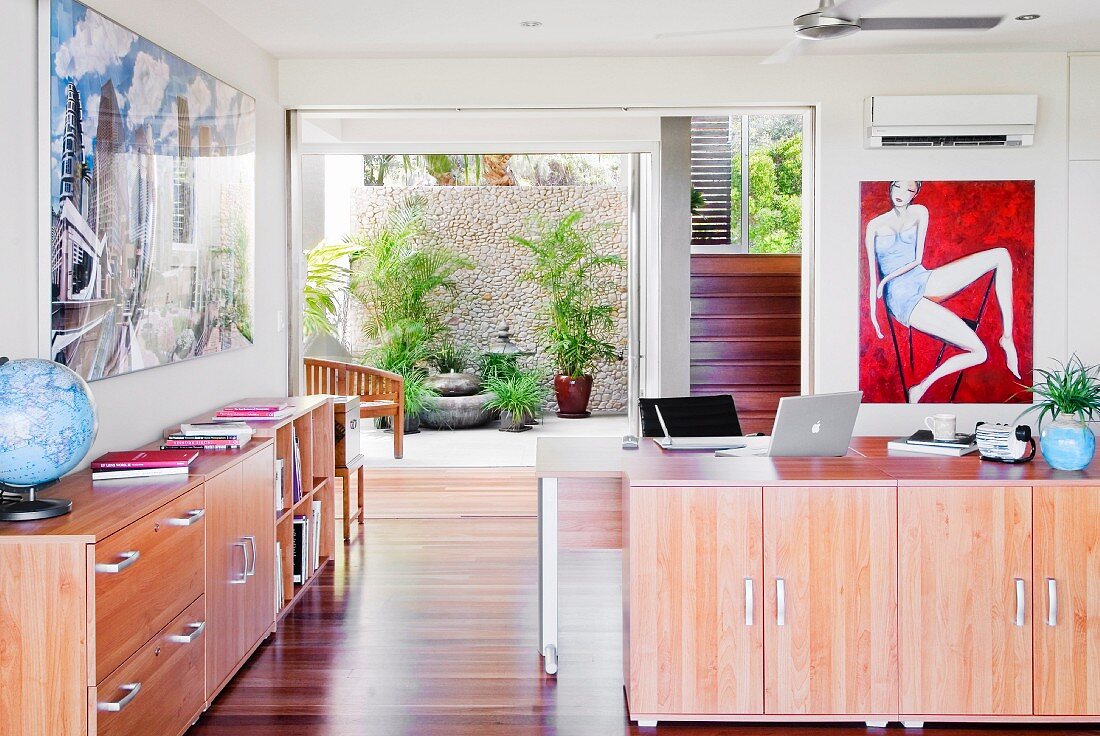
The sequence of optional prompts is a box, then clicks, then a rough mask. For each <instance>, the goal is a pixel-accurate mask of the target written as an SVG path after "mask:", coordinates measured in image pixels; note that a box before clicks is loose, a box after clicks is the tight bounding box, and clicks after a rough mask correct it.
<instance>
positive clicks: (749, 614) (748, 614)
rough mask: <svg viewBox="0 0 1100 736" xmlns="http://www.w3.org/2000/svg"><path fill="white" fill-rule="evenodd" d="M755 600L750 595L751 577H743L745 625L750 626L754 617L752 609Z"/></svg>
mask: <svg viewBox="0 0 1100 736" xmlns="http://www.w3.org/2000/svg"><path fill="white" fill-rule="evenodd" d="M754 608H755V601H754V600H753V597H752V578H745V626H752V622H753V619H754V618H755V615H754V611H753V609H754Z"/></svg>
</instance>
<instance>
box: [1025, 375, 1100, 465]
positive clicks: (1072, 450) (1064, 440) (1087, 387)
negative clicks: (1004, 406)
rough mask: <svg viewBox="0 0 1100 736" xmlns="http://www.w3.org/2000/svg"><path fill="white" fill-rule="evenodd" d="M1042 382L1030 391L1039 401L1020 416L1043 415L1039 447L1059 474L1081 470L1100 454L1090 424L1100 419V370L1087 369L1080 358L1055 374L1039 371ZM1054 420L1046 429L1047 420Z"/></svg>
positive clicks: (1040, 421)
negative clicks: (1047, 417) (1060, 471)
mask: <svg viewBox="0 0 1100 736" xmlns="http://www.w3.org/2000/svg"><path fill="white" fill-rule="evenodd" d="M1035 372H1036V373H1038V374H1039V375H1040V376H1042V380H1040V381H1038V382H1036V383H1035V385H1034V386H1032V387H1030V388H1028V389H1026V390H1027V391H1030V392H1031V393H1033V394H1035V396H1036V397H1038V399H1039V400H1038V401H1036V402H1035V404H1034V405H1032V406H1030V407H1028V408H1027V409H1025V410H1024V412H1023V413H1021V414H1020V416H1021V417H1023V416H1024V415H1025V414H1028V413H1030V412H1033V411H1038V412H1039V422H1038V424H1039V428H1040V429H1041V430H1042V431H1041V433H1040V435H1039V447H1040V448H1042V451H1043V459H1045V460H1046V461H1047V463H1049V464H1050V466H1051V467H1052V468H1056V469H1058V470H1081V469H1083V468H1085V467H1086V466H1088V464H1089V463H1090V462H1091V461H1092V456H1093V454H1094V453H1095V452H1096V435H1094V434H1093V432H1092V430H1091V429H1089V426H1088V424H1087V422H1089V421H1092V420H1093V419H1095V418H1096V417H1097V416H1100V366H1094V365H1093V366H1087V365H1085V364H1084V363H1082V362H1081V359H1080V358H1078V357H1077V356H1076V355H1075V356H1073V357H1072V358H1070V359H1069V361H1068V362H1067V363H1060V364H1059V367H1058V368H1057V369H1055V370H1049V371H1048V370H1042V369H1039V368H1037V369H1036V370H1035ZM1047 414H1050V416H1051V418H1052V419H1053V420H1054V421H1053V422H1051V423H1050V424H1049V425H1047V427H1046V428H1045V429H1043V428H1042V427H1043V419H1044V418H1046V416H1047Z"/></svg>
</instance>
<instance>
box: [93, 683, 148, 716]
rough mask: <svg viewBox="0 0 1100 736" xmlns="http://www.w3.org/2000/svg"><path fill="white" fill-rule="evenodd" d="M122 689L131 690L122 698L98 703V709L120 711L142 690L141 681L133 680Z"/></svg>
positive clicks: (110, 711) (96, 705)
mask: <svg viewBox="0 0 1100 736" xmlns="http://www.w3.org/2000/svg"><path fill="white" fill-rule="evenodd" d="M119 689H120V690H129V691H130V692H128V693H126V694H125V695H123V696H122V699H121V700H113V701H107V702H106V703H96V704H95V707H96V710H104V711H107V712H108V713H118V712H119V711H120V710H122V709H123V708H125V707H126V706H128V705H129V704H130V701H131V700H133V699H134V698H136V697H137V694H138V693H139V692H141V683H140V682H131V683H129V684H126V685H123V686H122V687H121V688H119Z"/></svg>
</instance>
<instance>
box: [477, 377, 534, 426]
mask: <svg viewBox="0 0 1100 736" xmlns="http://www.w3.org/2000/svg"><path fill="white" fill-rule="evenodd" d="M485 388H486V390H488V391H489V393H491V394H493V398H492V399H490V400H489V401H488V402H486V404H485V407H486V408H487V409H496V410H498V411H499V412H500V431H501V432H525V431H527V430H528V429H530V428H531V427H530V426H529V425H530V422H531V420H533V419H534V417H535V413H536V412H537V411H539V409H541V408H542V402H543V401H545V400H546V397H547V396H549V395H550V389H549V386H547V381H546V376H544V375H543V374H542V373H541V372H540V371H534V370H520V371H517V372H516V373H513V374H512V375H510V376H501V377H496V378H490V379H489V380H488V381H486V382H485Z"/></svg>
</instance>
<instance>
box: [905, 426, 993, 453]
mask: <svg viewBox="0 0 1100 736" xmlns="http://www.w3.org/2000/svg"><path fill="white" fill-rule="evenodd" d="M886 447H888V448H889V449H891V450H896V451H898V452H917V453H921V454H924V455H946V456H948V457H962V456H963V455H969V454H970V453H972V452H974V451H975V450H977V449H978V445H977V443H976V442H975V441H974V435H972V434H957V435H955V439H953V440H937V439H936V438H934V437H933V436H932V433H931V432H930V431H928V430H927V429H922V430H920V431H919V432H915V433H913V434H912V435H910V436H909V437H899V438H898V439H896V440H891V441H890V442H887V443H886Z"/></svg>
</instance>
